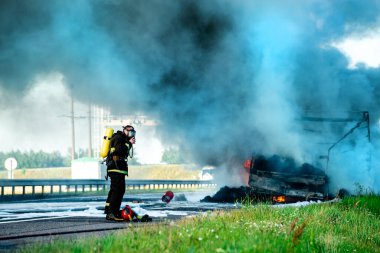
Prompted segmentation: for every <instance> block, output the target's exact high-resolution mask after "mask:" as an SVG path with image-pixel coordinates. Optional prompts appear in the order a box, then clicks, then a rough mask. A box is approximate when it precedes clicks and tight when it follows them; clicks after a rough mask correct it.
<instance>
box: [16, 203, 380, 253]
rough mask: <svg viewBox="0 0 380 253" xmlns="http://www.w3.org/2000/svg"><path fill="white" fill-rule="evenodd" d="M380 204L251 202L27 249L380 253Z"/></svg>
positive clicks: (56, 250)
mask: <svg viewBox="0 0 380 253" xmlns="http://www.w3.org/2000/svg"><path fill="white" fill-rule="evenodd" d="M357 201H360V203H368V204H366V205H364V204H360V205H359V204H356V203H357ZM369 203H371V204H369ZM379 206H380V197H379V196H366V197H358V198H348V199H345V200H344V201H342V202H339V203H324V204H319V205H309V206H306V207H286V208H276V207H273V206H267V205H256V206H246V207H244V208H242V209H239V210H233V211H217V212H209V213H207V214H206V215H201V216H198V217H194V218H190V219H189V218H188V219H183V220H181V221H179V222H176V223H173V222H171V223H169V222H167V223H164V224H159V225H156V226H143V227H133V226H131V227H130V228H129V229H126V230H123V231H121V232H115V233H113V234H111V235H108V236H105V237H100V238H87V239H86V240H85V241H84V240H81V241H59V242H52V243H50V244H45V245H35V246H31V247H28V248H24V249H23V250H22V252H160V253H161V252H380V216H379V213H378V212H377V211H378V208H379ZM373 210H375V211H373ZM376 210H377V211H376Z"/></svg>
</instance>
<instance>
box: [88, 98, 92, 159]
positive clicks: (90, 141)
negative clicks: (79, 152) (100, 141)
mask: <svg viewBox="0 0 380 253" xmlns="http://www.w3.org/2000/svg"><path fill="white" fill-rule="evenodd" d="M88 134H89V136H88V140H89V142H88V157H92V133H91V103H89V104H88Z"/></svg>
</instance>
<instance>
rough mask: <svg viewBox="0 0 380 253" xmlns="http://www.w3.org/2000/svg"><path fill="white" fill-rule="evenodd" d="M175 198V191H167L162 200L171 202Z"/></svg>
mask: <svg viewBox="0 0 380 253" xmlns="http://www.w3.org/2000/svg"><path fill="white" fill-rule="evenodd" d="M173 198H174V193H173V192H172V191H167V192H166V193H165V194H164V196H162V198H161V200H162V202H166V203H169V202H170V201H171V200H172V199H173Z"/></svg>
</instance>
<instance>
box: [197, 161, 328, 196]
mask: <svg viewBox="0 0 380 253" xmlns="http://www.w3.org/2000/svg"><path fill="white" fill-rule="evenodd" d="M244 167H245V168H246V169H247V170H248V171H249V181H248V186H241V187H239V188H231V187H228V186H225V187H222V188H221V189H220V190H219V191H218V192H217V193H216V194H215V195H214V196H212V197H211V196H206V197H205V198H204V199H202V200H201V201H202V202H226V203H234V202H244V201H250V202H260V201H265V202H269V201H272V202H274V203H292V202H297V201H303V200H324V199H326V198H331V196H328V195H327V194H325V192H326V187H327V182H328V179H327V175H326V174H325V172H324V171H323V170H321V169H318V168H316V167H314V166H312V165H310V164H308V163H304V164H302V165H300V166H298V165H297V163H296V162H295V160H294V159H292V158H289V157H281V156H278V155H273V156H271V157H268V158H266V157H265V156H262V155H260V156H257V157H256V158H252V159H251V160H247V161H245V162H244Z"/></svg>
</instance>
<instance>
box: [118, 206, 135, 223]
mask: <svg viewBox="0 0 380 253" xmlns="http://www.w3.org/2000/svg"><path fill="white" fill-rule="evenodd" d="M120 214H121V217H122V218H123V219H124V220H127V221H131V220H132V218H133V211H132V208H131V207H130V206H128V205H126V206H125V207H124V208H123V209H122V210H120Z"/></svg>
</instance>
